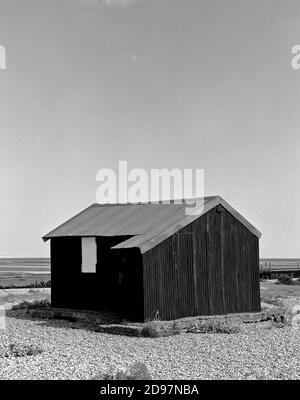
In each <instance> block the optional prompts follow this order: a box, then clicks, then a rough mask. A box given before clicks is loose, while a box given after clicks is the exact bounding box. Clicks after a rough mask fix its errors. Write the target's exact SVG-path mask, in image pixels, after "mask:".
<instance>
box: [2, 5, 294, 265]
mask: <svg viewBox="0 0 300 400" xmlns="http://www.w3.org/2000/svg"><path fill="white" fill-rule="evenodd" d="M297 44H300V2H299V1H298V0H297V1H296V0H295V1H292V0H287V1H284V2H283V1H281V0H273V1H270V0H252V1H250V0H226V1H225V0H209V1H208V0H206V1H201V0H26V1H23V0H0V45H2V46H4V47H5V49H6V70H0V184H1V190H0V193H1V197H0V254H2V255H5V256H16V257H35V256H36V257H38V256H45V257H47V256H49V243H46V244H45V243H43V242H42V240H41V237H42V236H43V235H44V234H46V233H47V232H49V231H50V230H52V229H53V228H55V227H56V226H57V225H58V224H60V223H62V222H63V221H65V220H66V219H68V218H70V217H71V216H73V215H74V214H75V213H77V212H78V211H80V210H81V209H83V208H85V207H86V206H88V205H89V204H91V203H94V202H95V201H96V191H97V188H98V187H99V182H97V181H96V175H97V172H98V171H99V169H102V168H113V169H115V170H117V167H118V162H119V160H127V161H128V168H129V169H133V168H143V169H145V170H146V171H150V169H151V168H168V169H172V168H180V169H183V168H191V169H204V173H205V194H206V195H215V194H218V195H220V196H222V197H223V198H224V199H225V200H226V201H228V202H229V203H230V204H231V205H232V206H233V207H234V208H236V209H237V210H238V211H239V212H240V213H241V214H242V215H243V216H244V217H245V218H247V219H248V220H249V221H250V222H251V223H252V224H253V225H254V226H255V227H256V228H257V229H259V230H260V231H261V232H262V238H261V240H260V255H261V256H262V257H300V209H299V199H300V157H299V150H300V136H299V130H300V112H299V109H300V70H294V69H293V68H292V67H291V60H292V53H291V50H292V47H293V46H295V45H297Z"/></svg>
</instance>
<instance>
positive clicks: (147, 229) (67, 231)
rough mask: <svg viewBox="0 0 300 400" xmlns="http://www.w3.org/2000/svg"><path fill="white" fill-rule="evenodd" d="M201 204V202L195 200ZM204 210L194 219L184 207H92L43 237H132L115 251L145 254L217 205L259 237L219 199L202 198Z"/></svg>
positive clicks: (248, 224) (247, 223) (148, 205)
mask: <svg viewBox="0 0 300 400" xmlns="http://www.w3.org/2000/svg"><path fill="white" fill-rule="evenodd" d="M198 200H200V199H198ZM201 200H202V204H203V207H202V208H203V209H201V213H200V214H199V213H198V214H196V215H187V213H186V208H187V204H186V203H185V202H182V203H181V204H177V203H174V202H172V203H163V202H160V203H143V204H93V205H91V206H90V207H88V208H86V209H85V210H83V211H82V212H80V213H79V214H77V215H75V216H74V217H73V218H71V219H70V220H68V221H66V222H65V223H63V224H62V225H60V226H59V227H57V228H56V229H54V230H53V231H51V232H50V233H48V234H47V235H45V236H44V237H43V239H44V240H45V241H46V240H48V239H50V238H54V237H64V236H126V235H128V236H131V235H132V236H133V237H132V238H130V239H128V240H126V241H124V242H122V243H120V244H119V245H117V246H115V247H114V248H131V247H139V248H140V249H141V251H142V252H143V253H144V252H145V251H147V250H148V249H149V248H151V247H154V246H156V245H157V244H158V243H159V242H161V241H162V240H164V239H165V238H166V237H168V236H170V235H172V234H173V233H174V232H176V230H179V229H180V228H181V227H183V226H185V225H187V224H189V223H190V222H192V221H193V220H195V219H197V218H199V216H200V215H202V214H203V213H205V212H207V211H209V210H210V209H212V208H213V207H215V206H216V205H217V204H223V206H224V207H225V208H227V209H228V211H230V212H231V213H233V214H234V215H235V217H236V218H238V219H239V220H240V222H242V223H243V224H244V225H245V226H247V228H248V229H250V230H251V231H252V232H253V233H254V234H256V235H257V236H259V237H260V235H261V234H260V232H259V231H257V230H256V229H255V228H254V227H253V226H252V225H251V224H250V223H249V222H248V221H247V220H245V219H244V218H243V217H242V216H241V215H240V214H238V213H237V212H236V211H235V210H234V209H233V208H232V207H231V206H230V205H229V204H228V203H226V202H225V201H224V200H223V199H222V198H221V197H219V196H211V197H205V198H204V199H201Z"/></svg>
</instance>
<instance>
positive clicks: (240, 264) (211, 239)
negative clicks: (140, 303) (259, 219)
mask: <svg viewBox="0 0 300 400" xmlns="http://www.w3.org/2000/svg"><path fill="white" fill-rule="evenodd" d="M143 267H144V273H143V277H144V279H143V284H144V319H145V320H150V319H152V318H154V317H155V315H159V316H160V318H161V319H167V320H168V319H174V318H180V317H185V316H192V315H213V314H216V315H220V314H227V313H238V312H252V311H260V293H259V247H258V238H257V237H256V236H255V235H254V234H252V233H251V232H250V231H249V230H248V229H247V228H245V226H244V225H242V224H241V223H240V222H239V221H238V220H237V219H235V218H234V217H233V216H232V215H231V214H230V213H229V212H228V211H226V210H225V209H224V208H223V207H222V206H218V207H215V208H214V209H212V210H211V211H209V212H208V213H206V214H205V215H203V216H202V217H200V218H199V219H198V220H196V221H194V222H193V223H191V224H190V225H188V226H186V227H184V228H183V229H181V230H180V231H178V232H177V233H176V234H174V235H173V236H172V237H170V238H168V239H166V240H165V241H164V242H162V243H160V244H159V245H158V246H156V247H154V248H153V249H151V250H149V251H148V252H147V253H145V254H144V255H143Z"/></svg>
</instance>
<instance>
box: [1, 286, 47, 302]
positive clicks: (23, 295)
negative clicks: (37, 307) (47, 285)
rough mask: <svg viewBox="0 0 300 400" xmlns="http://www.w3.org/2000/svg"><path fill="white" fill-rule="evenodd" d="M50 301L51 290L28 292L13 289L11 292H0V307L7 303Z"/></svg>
mask: <svg viewBox="0 0 300 400" xmlns="http://www.w3.org/2000/svg"><path fill="white" fill-rule="evenodd" d="M43 299H45V300H48V301H50V290H47V291H45V290H38V289H37V290H32V289H31V290H28V291H24V290H23V289H11V290H0V305H3V304H6V303H22V302H24V301H28V302H32V301H40V300H43Z"/></svg>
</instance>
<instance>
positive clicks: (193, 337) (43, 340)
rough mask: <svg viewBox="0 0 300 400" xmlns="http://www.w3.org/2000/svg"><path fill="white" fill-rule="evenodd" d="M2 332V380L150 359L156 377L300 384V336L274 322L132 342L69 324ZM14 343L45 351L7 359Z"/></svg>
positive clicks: (79, 375)
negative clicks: (299, 381)
mask: <svg viewBox="0 0 300 400" xmlns="http://www.w3.org/2000/svg"><path fill="white" fill-rule="evenodd" d="M6 322H7V324H6V330H0V379H90V377H91V376H93V375H95V374H97V373H98V372H100V371H103V370H107V369H109V368H110V367H113V368H123V367H126V366H128V365H130V364H132V363H133V362H135V361H141V362H145V363H146V365H147V366H148V368H149V370H150V372H151V374H152V377H153V378H154V379H300V335H299V332H298V331H297V330H293V329H292V328H290V327H284V328H278V327H274V326H273V325H272V324H271V323H259V324H246V325H244V327H243V330H242V332H241V333H237V334H192V333H190V334H186V333H183V334H181V335H177V336H173V337H165V338H156V339H148V338H131V337H125V336H115V335H109V334H102V333H97V332H93V331H89V330H87V329H84V328H80V329H72V327H73V328H74V324H72V323H70V322H67V321H53V320H50V321H41V320H29V319H18V318H7V321H6ZM10 343H25V344H35V345H38V346H40V347H42V348H43V349H44V350H45V351H44V352H43V353H42V354H39V355H34V356H26V357H18V358H16V357H4V353H5V351H6V350H7V348H8V347H9V344H10Z"/></svg>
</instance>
